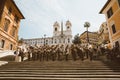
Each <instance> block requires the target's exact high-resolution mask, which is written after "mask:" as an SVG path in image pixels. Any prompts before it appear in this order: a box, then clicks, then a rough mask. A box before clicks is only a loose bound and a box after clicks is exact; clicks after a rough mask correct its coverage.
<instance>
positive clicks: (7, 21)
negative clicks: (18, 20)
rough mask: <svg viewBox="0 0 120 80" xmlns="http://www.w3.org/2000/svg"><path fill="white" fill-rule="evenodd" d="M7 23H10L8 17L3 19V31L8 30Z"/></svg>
mask: <svg viewBox="0 0 120 80" xmlns="http://www.w3.org/2000/svg"><path fill="white" fill-rule="evenodd" d="M9 25H10V21H9V20H8V19H5V23H4V31H6V32H7V31H8V28H9Z"/></svg>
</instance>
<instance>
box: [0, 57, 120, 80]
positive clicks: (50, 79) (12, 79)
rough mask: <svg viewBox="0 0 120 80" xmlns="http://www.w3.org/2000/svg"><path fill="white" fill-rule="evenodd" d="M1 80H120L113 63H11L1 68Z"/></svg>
mask: <svg viewBox="0 0 120 80" xmlns="http://www.w3.org/2000/svg"><path fill="white" fill-rule="evenodd" d="M0 79H1V80H120V65H118V64H117V63H115V62H112V61H101V60H93V61H89V60H88V59H86V60H85V61H81V60H77V61H73V60H68V61H65V60H63V61H41V62H40V61H24V62H14V61H10V62H9V63H8V64H6V65H3V66H1V67H0Z"/></svg>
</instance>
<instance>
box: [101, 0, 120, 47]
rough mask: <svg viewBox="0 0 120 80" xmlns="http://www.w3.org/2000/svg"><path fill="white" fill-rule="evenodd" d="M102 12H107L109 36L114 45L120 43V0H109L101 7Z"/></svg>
mask: <svg viewBox="0 0 120 80" xmlns="http://www.w3.org/2000/svg"><path fill="white" fill-rule="evenodd" d="M100 14H105V16H106V20H107V25H108V30H109V38H110V43H111V45H112V46H115V45H117V46H119V45H120V0H108V1H107V2H106V4H105V5H104V7H103V8H102V9H101V11H100Z"/></svg>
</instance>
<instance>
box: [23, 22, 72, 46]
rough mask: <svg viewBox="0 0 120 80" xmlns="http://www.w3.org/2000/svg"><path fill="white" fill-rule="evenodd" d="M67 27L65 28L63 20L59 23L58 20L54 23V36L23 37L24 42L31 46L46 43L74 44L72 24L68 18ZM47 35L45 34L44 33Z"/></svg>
mask: <svg viewBox="0 0 120 80" xmlns="http://www.w3.org/2000/svg"><path fill="white" fill-rule="evenodd" d="M65 27H66V29H65V30H64V29H63V22H61V24H59V23H58V22H57V21H56V22H55V23H54V25H53V36H52V37H44V38H34V39H23V42H24V43H26V44H27V45H30V46H34V45H37V46H44V45H71V44H72V29H71V28H72V24H71V22H70V21H69V20H68V21H66V23H65ZM44 36H45V35H44Z"/></svg>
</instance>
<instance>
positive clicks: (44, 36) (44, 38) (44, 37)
mask: <svg viewBox="0 0 120 80" xmlns="http://www.w3.org/2000/svg"><path fill="white" fill-rule="evenodd" d="M45 38H46V34H44V46H45V44H46V43H45Z"/></svg>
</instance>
